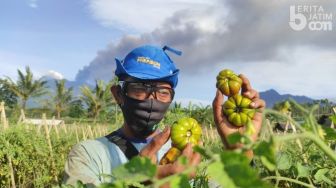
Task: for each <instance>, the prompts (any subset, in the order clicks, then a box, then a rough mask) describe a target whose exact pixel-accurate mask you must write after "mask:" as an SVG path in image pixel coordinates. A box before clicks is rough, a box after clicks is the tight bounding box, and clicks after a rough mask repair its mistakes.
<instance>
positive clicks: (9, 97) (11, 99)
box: [0, 79, 17, 108]
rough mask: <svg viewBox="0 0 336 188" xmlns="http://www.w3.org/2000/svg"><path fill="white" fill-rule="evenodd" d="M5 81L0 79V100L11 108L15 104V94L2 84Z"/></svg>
mask: <svg viewBox="0 0 336 188" xmlns="http://www.w3.org/2000/svg"><path fill="white" fill-rule="evenodd" d="M5 81H6V80H3V79H0V101H4V102H5V104H6V106H8V107H10V108H13V107H14V106H15V105H16V104H17V96H16V95H15V93H13V92H12V91H11V90H10V89H9V88H8V86H7V85H6V84H4V82H5Z"/></svg>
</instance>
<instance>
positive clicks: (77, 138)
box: [75, 125, 79, 143]
mask: <svg viewBox="0 0 336 188" xmlns="http://www.w3.org/2000/svg"><path fill="white" fill-rule="evenodd" d="M75 132H76V140H77V143H79V137H78V131H77V125H76V126H75Z"/></svg>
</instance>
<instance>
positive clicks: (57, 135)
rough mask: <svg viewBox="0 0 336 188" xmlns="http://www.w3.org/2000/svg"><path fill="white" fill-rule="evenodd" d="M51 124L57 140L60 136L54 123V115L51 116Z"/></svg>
mask: <svg viewBox="0 0 336 188" xmlns="http://www.w3.org/2000/svg"><path fill="white" fill-rule="evenodd" d="M51 126H54V129H55V132H56V138H57V140H59V138H60V136H59V132H58V128H57V125H56V124H55V116H53V118H52V121H51Z"/></svg>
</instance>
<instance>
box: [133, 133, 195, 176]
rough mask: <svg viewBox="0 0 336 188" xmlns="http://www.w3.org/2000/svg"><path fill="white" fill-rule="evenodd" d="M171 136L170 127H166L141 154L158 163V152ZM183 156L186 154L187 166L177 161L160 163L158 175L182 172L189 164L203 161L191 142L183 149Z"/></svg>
mask: <svg viewBox="0 0 336 188" xmlns="http://www.w3.org/2000/svg"><path fill="white" fill-rule="evenodd" d="M169 137H170V128H166V129H165V130H164V131H163V132H162V133H160V134H158V135H156V136H155V137H154V138H153V140H152V142H151V143H149V144H148V145H147V146H146V147H145V148H143V149H142V150H141V151H140V154H139V155H140V156H143V157H148V158H150V159H151V161H152V162H153V163H154V164H157V161H158V159H157V157H156V153H157V152H158V151H159V150H160V148H161V147H162V146H163V145H164V144H165V143H166V142H167V141H168V139H169ZM182 156H185V157H186V158H187V160H188V162H189V163H188V164H187V165H186V166H184V165H182V164H179V163H178V162H175V163H173V164H167V165H158V170H157V177H158V178H159V179H160V178H164V177H167V176H170V175H172V174H176V173H180V172H182V171H183V170H184V169H185V168H186V167H187V166H196V165H198V164H199V163H200V161H201V156H200V154H199V153H195V152H193V150H192V146H191V144H188V145H187V146H186V147H185V148H184V150H183V151H182ZM194 175H195V172H192V173H191V174H190V177H194Z"/></svg>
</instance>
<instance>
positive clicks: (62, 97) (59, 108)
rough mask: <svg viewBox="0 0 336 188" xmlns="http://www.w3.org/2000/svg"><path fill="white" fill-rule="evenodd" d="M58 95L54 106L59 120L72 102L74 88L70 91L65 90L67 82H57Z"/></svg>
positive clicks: (55, 97)
mask: <svg viewBox="0 0 336 188" xmlns="http://www.w3.org/2000/svg"><path fill="white" fill-rule="evenodd" d="M55 84H56V94H55V96H54V103H55V104H54V105H55V110H56V113H57V118H58V119H60V118H61V113H62V112H63V111H65V110H66V109H67V108H68V106H69V104H70V102H71V101H72V91H73V88H72V87H70V88H69V89H67V88H65V80H64V79H63V80H60V81H58V80H56V81H55Z"/></svg>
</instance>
